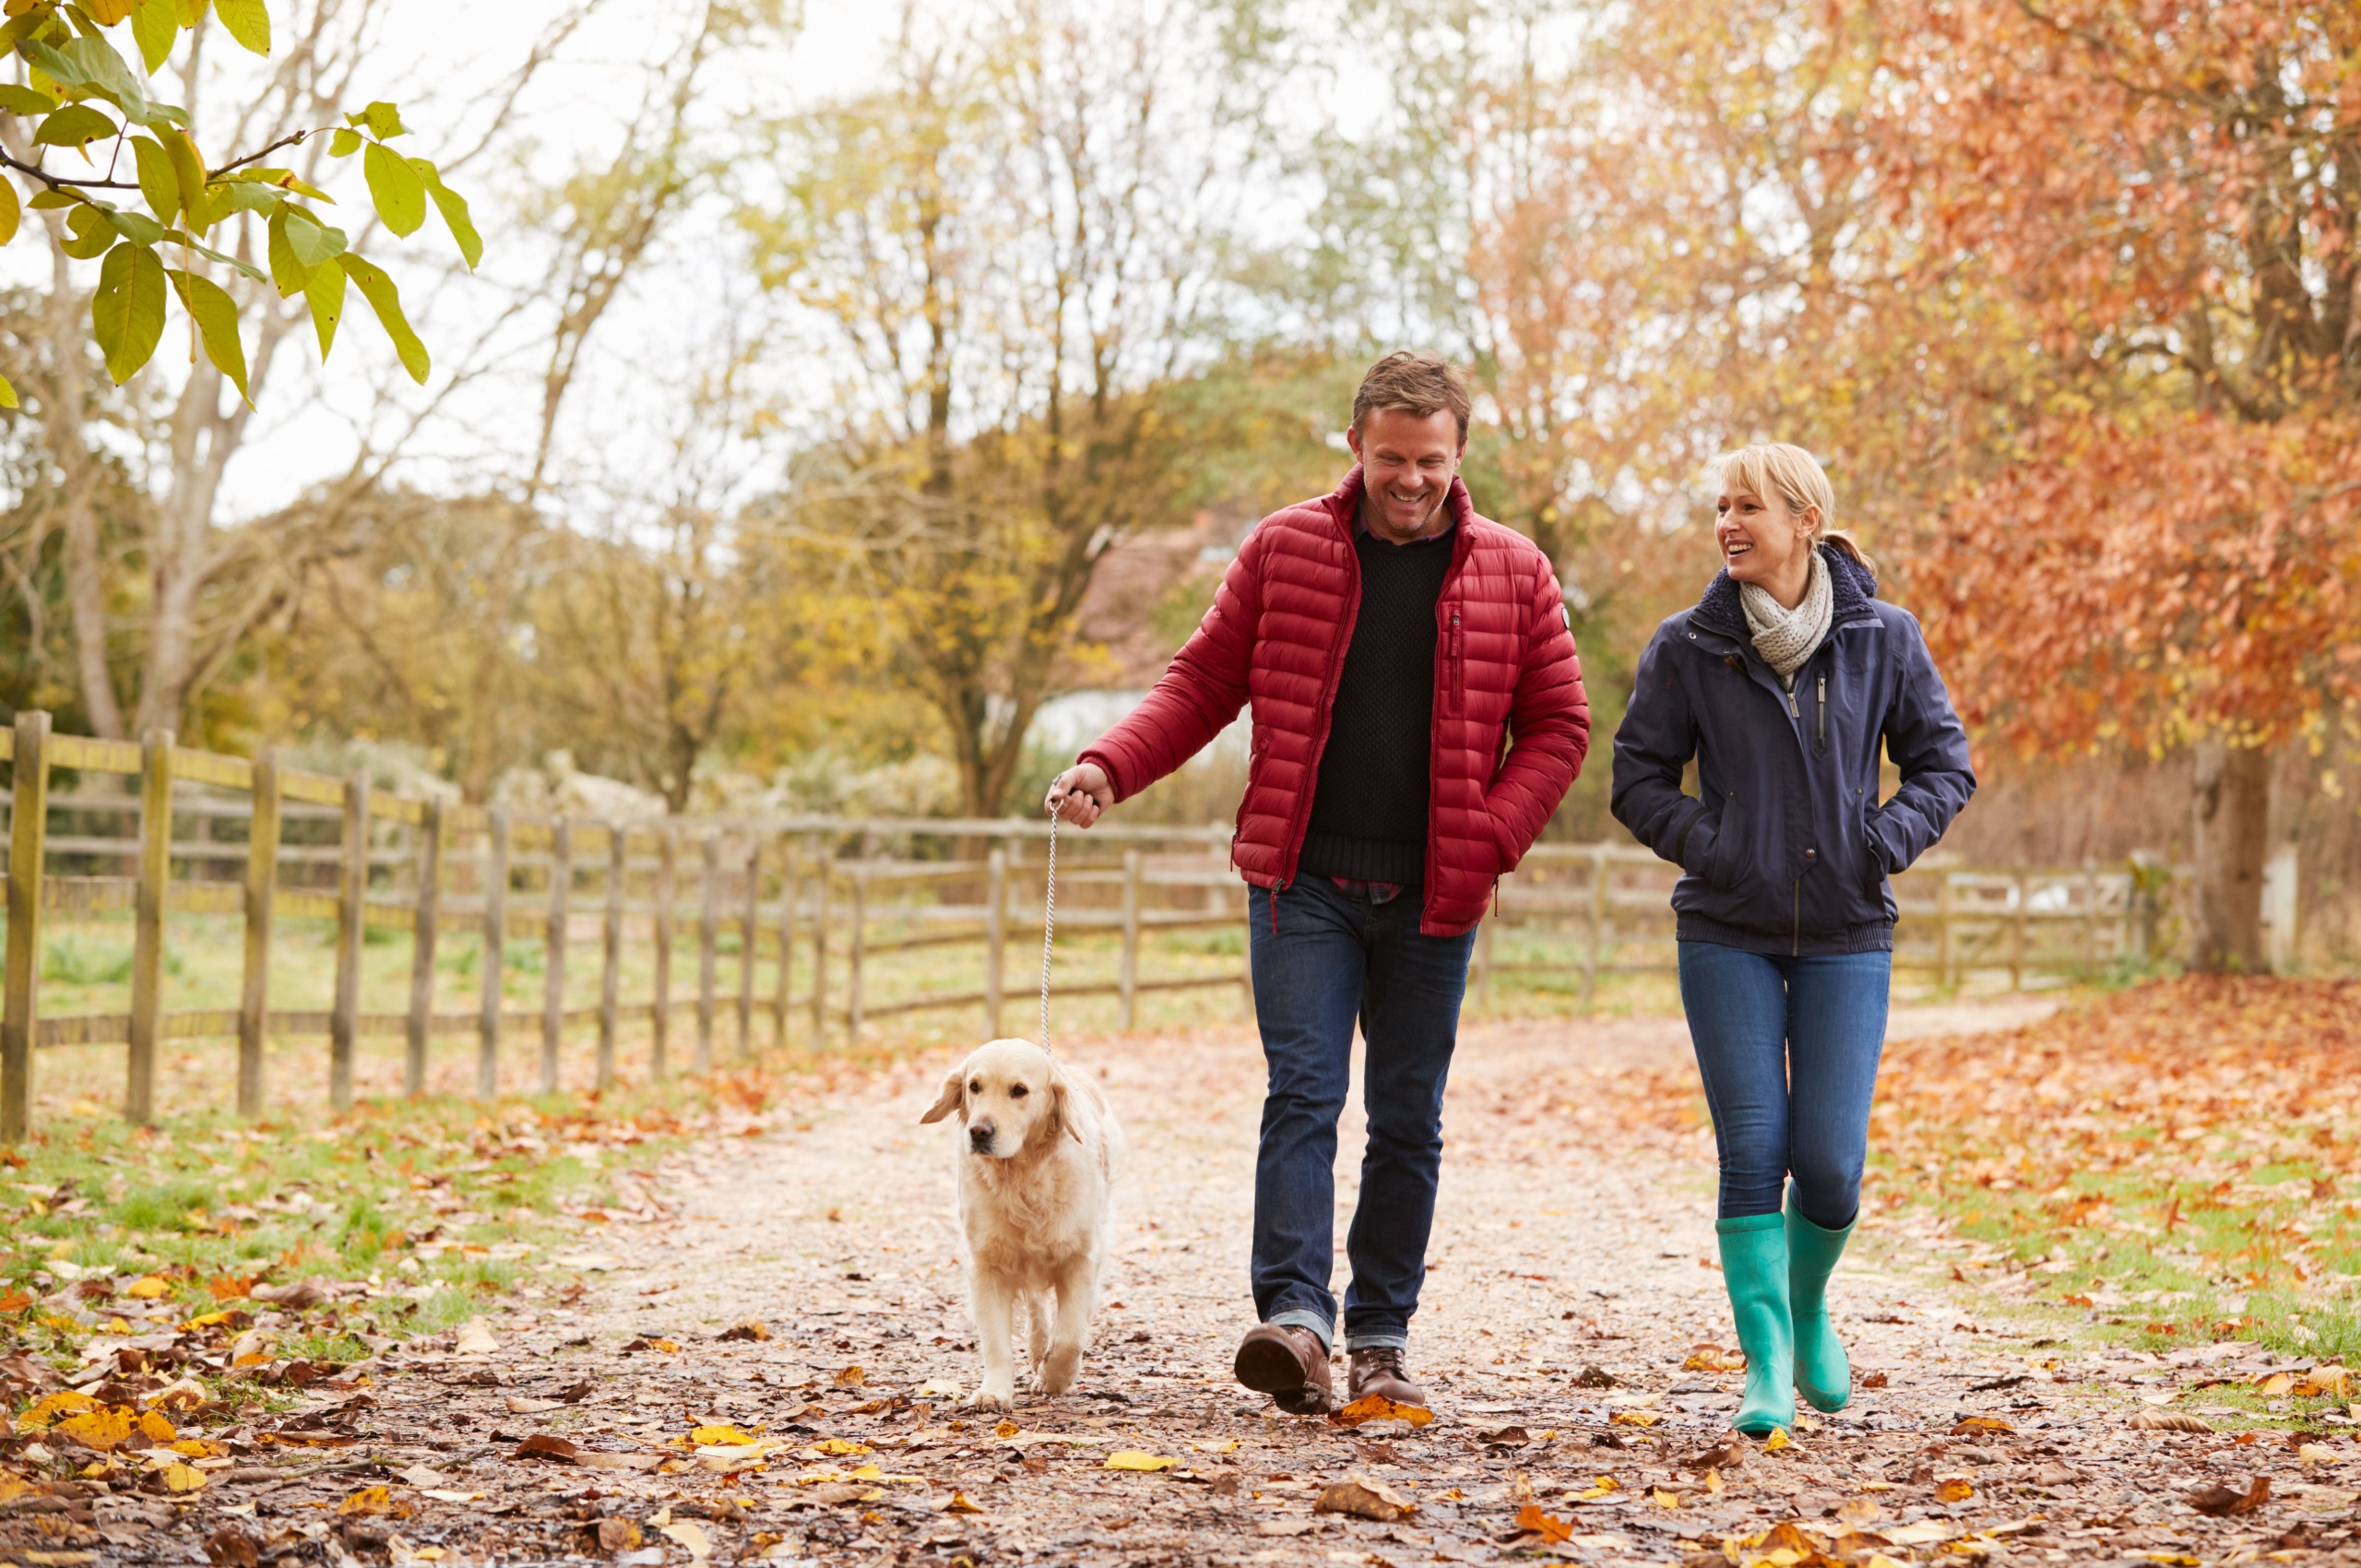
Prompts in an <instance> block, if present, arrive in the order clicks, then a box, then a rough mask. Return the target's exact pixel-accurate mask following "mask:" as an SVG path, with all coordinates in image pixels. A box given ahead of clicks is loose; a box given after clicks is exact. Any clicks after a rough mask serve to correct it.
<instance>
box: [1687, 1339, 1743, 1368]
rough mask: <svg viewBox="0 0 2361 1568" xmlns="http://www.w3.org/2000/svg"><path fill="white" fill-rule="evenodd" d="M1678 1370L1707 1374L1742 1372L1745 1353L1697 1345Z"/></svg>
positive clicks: (1714, 1346)
mask: <svg viewBox="0 0 2361 1568" xmlns="http://www.w3.org/2000/svg"><path fill="white" fill-rule="evenodd" d="M1680 1370H1681V1371H1683V1372H1744V1371H1745V1370H1746V1352H1745V1351H1743V1350H1725V1349H1723V1348H1721V1347H1720V1346H1719V1345H1699V1346H1696V1347H1694V1348H1691V1350H1690V1352H1689V1359H1688V1360H1685V1361H1683V1362H1681V1363H1680Z"/></svg>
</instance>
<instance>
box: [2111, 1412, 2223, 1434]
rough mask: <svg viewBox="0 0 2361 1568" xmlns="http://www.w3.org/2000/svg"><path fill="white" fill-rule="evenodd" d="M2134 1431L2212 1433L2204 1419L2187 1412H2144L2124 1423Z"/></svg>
mask: <svg viewBox="0 0 2361 1568" xmlns="http://www.w3.org/2000/svg"><path fill="white" fill-rule="evenodd" d="M2123 1424H2124V1425H2126V1426H2128V1427H2130V1429H2131V1430H2132V1431H2213V1428H2212V1427H2211V1426H2209V1425H2207V1424H2206V1422H2205V1420H2204V1419H2203V1418H2202V1417H2199V1416H2192V1415H2190V1414H2189V1412H2188V1411H2186V1410H2142V1411H2139V1412H2138V1413H2136V1414H2135V1415H2133V1416H2132V1418H2131V1419H2130V1420H2128V1421H2126V1422H2124V1423H2123Z"/></svg>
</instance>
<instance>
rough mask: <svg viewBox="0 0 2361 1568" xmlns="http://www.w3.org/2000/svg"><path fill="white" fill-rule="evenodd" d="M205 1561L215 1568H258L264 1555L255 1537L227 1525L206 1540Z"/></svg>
mask: <svg viewBox="0 0 2361 1568" xmlns="http://www.w3.org/2000/svg"><path fill="white" fill-rule="evenodd" d="M205 1560H206V1561H207V1562H210V1563H212V1564H213V1568H256V1564H257V1563H259V1562H261V1561H262V1554H261V1552H260V1551H259V1550H257V1549H256V1547H255V1538H254V1537H252V1536H250V1535H247V1534H246V1533H245V1532H244V1531H243V1530H241V1529H238V1528H237V1527H236V1526H229V1525H225V1526H222V1527H221V1528H219V1529H218V1530H216V1531H214V1532H213V1533H212V1534H211V1535H209V1536H208V1537H206V1538H205Z"/></svg>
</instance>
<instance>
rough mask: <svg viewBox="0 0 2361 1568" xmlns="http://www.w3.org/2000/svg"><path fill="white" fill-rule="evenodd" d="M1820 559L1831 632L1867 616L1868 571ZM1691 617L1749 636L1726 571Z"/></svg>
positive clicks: (1830, 548)
mask: <svg viewBox="0 0 2361 1568" xmlns="http://www.w3.org/2000/svg"><path fill="white" fill-rule="evenodd" d="M1359 471H1360V470H1358V469H1355V470H1354V472H1355V473H1358V472H1359ZM1820 556H1821V560H1823V561H1825V562H1827V563H1828V588H1829V594H1830V597H1831V600H1833V602H1832V603H1831V604H1830V605H1829V612H1828V624H1829V626H1830V627H1831V629H1833V628H1835V627H1838V626H1842V625H1844V624H1845V623H1846V622H1848V621H1855V620H1858V619H1859V618H1860V617H1862V616H1864V615H1866V614H1868V613H1869V600H1873V599H1875V598H1876V597H1877V596H1878V580H1877V578H1876V577H1875V576H1871V575H1870V572H1869V568H1868V567H1867V566H1864V565H1862V564H1860V563H1859V562H1857V561H1856V560H1854V559H1853V557H1852V556H1850V555H1848V554H1846V553H1845V552H1844V551H1842V550H1839V549H1837V548H1836V547H1835V546H1834V545H1833V544H1823V545H1821V547H1820ZM1690 614H1691V616H1692V617H1693V618H1694V619H1696V620H1697V621H1700V622H1702V623H1703V624H1706V625H1708V626H1711V627H1713V628H1714V630H1715V631H1717V632H1727V633H1728V634H1729V635H1730V636H1734V637H1737V638H1738V639H1740V640H1741V641H1744V640H1748V639H1749V638H1750V636H1751V634H1750V633H1749V632H1748V631H1747V629H1746V607H1745V606H1744V605H1743V604H1741V603H1739V602H1738V583H1737V582H1736V581H1735V580H1734V579H1733V578H1732V577H1731V576H1730V575H1729V573H1728V572H1727V571H1726V570H1724V571H1720V572H1716V573H1714V580H1713V581H1712V582H1710V583H1707V584H1706V585H1705V596H1704V597H1703V599H1700V600H1698V601H1697V608H1696V609H1695V610H1692V611H1691V612H1690Z"/></svg>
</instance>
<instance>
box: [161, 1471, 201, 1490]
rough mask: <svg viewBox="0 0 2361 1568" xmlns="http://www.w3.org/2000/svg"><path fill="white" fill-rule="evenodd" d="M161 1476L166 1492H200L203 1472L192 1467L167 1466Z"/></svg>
mask: <svg viewBox="0 0 2361 1568" xmlns="http://www.w3.org/2000/svg"><path fill="white" fill-rule="evenodd" d="M161 1474H162V1475H163V1478H164V1490H165V1491H204V1490H205V1472H204V1471H203V1470H200V1469H198V1468H196V1467H195V1466H193V1465H167V1466H165V1467H164V1468H163V1470H162V1472H161Z"/></svg>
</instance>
